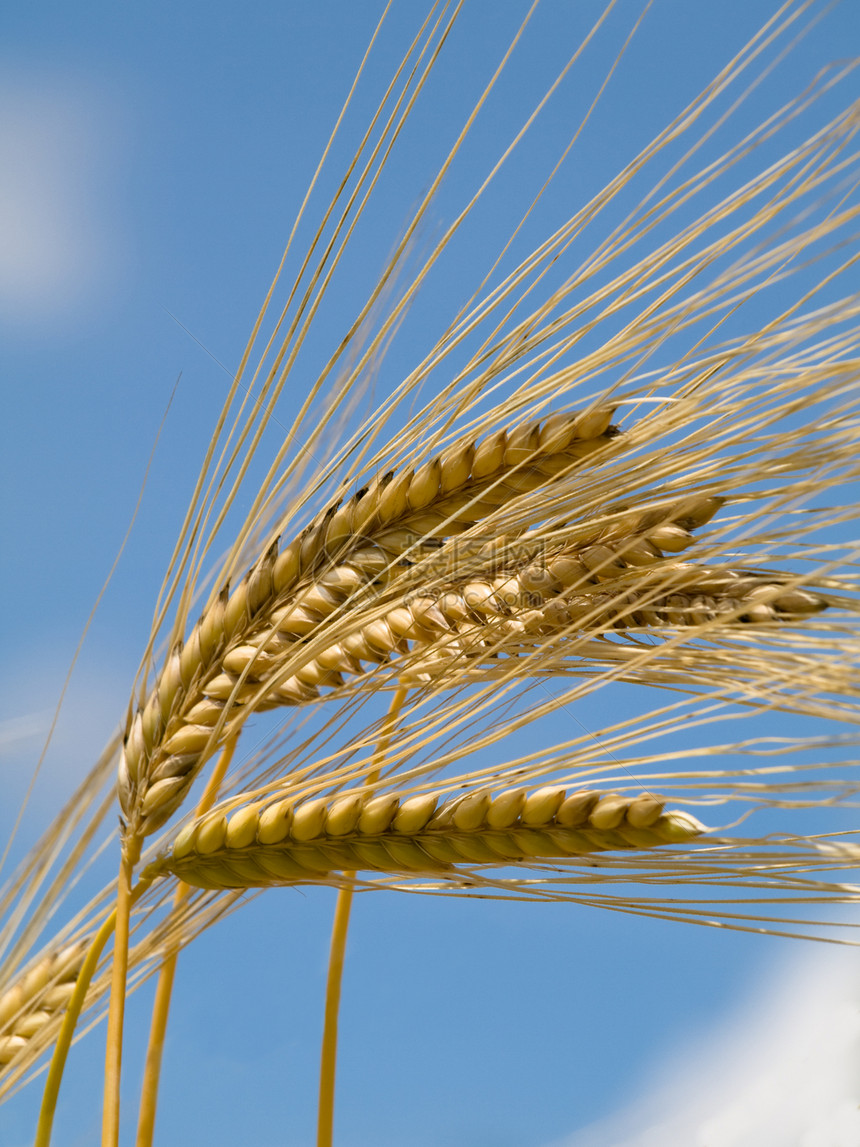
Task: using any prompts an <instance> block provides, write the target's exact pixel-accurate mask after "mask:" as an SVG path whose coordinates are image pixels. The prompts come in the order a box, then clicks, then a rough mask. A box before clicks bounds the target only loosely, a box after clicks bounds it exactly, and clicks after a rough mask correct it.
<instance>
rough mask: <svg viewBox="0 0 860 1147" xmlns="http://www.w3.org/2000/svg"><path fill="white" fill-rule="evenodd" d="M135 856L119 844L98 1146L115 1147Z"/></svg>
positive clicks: (135, 843)
mask: <svg viewBox="0 0 860 1147" xmlns="http://www.w3.org/2000/svg"><path fill="white" fill-rule="evenodd" d="M139 855H140V841H139V840H138V839H137V838H136V837H131V838H129V839H128V840H126V841H125V843H124V845H123V850H122V858H121V860H120V865H119V877H118V878H117V890H116V929H115V932H114V941H113V968H112V974H111V984H110V1008H109V1010H108V1030H107V1045H106V1048H105V1076H104V1104H103V1107H102V1147H119V1082H120V1076H121V1074H122V1026H123V1020H124V1018H125V988H126V977H127V975H128V934H129V921H130V919H131V878H132V873H133V872H134V866H135V864H136V862H137V858H138V856H139Z"/></svg>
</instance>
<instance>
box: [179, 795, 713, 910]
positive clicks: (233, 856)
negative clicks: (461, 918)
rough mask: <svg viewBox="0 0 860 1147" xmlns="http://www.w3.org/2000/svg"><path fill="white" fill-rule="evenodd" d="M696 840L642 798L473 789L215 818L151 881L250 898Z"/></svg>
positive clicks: (674, 813)
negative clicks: (454, 794) (345, 879)
mask: <svg viewBox="0 0 860 1147" xmlns="http://www.w3.org/2000/svg"><path fill="white" fill-rule="evenodd" d="M704 831H705V827H704V825H702V824H700V823H699V821H697V820H696V819H695V817H692V816H690V815H689V814H688V813H685V812H681V811H679V810H670V811H668V812H667V811H665V809H664V801H663V800H662V799H660V798H658V797H655V796H652V795H651V794H642V795H641V796H637V797H627V796H621V795H619V794H616V793H604V792H598V791H593V790H578V791H575V792H570V793H568V791H567V790H566V789H564V788H559V787H555V786H552V787H545V788H541V789H538V790H537V791H536V792H531V793H529V792H528V791H527V790H526V789H524V788H513V789H506V790H504V791H501V792H491V791H490V790H488V789H480V790H476V791H473V792H470V793H468V794H466V795H465V796H462V797H458V798H454V799H450V800H447V801H443V802H442V803H441V804H440V802H439V797H438V795H436V794H432V793H430V794H426V795H421V796H414V797H408V798H407V799H405V800H400V799H399V798H398V797H397V795H395V794H389V793H385V794H382V795H379V796H368V795H365V794H360V793H352V794H350V793H347V794H344V795H342V796H339V797H336V798H334V799H333V800H332V799H331V798H322V797H321V798H317V799H314V800H306V801H303V802H298V803H297V802H296V801H295V800H293V799H290V798H286V799H282V800H278V801H275V802H273V803H271V802H270V803H266V802H261V803H256V804H251V805H247V806H245V807H244V808H241V809H240V810H239V811H237V812H234V813H232V815H230V816H227V815H226V814H225V813H223V812H220V811H219V810H217V809H216V810H214V811H213V812H212V813H210V814H209V815H208V816H206V817H204V818H203V819H201V820H200V821H198V822H195V823H193V824H191V825H189V826H188V827H187V828H185V829H183V830H182V831H181V832H180V833H179V834H178V835H177V838H176V840H175V842H174V844H173V848H172V850H171V852H170V854H169V856H167V857H166V858H165V859H164V860H162V861H160V862H159V863H158V864H157V865H156V870H157V871H161V872H170V873H172V874H173V875H175V876H178V877H180V878H181V879H182V880H184V881H185V882H186V883H188V884H192V885H195V886H197V887H200V888H218V889H221V888H260V887H267V886H270V885H278V884H296V883H308V882H314V881H320V880H325V879H327V878H329V877H330V876H331V874H332V873H333V872H338V871H362V870H371V871H381V872H392V871H393V872H406V873H426V874H428V875H432V874H434V873H436V874H438V873H453V872H455V871H456V866H458V865H466V866H471V865H475V864H479V865H487V864H490V865H503V864H512V863H519V862H522V861H532V860H546V859H550V858H556V859H562V858H567V857H575V856H583V855H587V854H589V853H593V852H601V851H606V850H610V849H637V848H655V847H658V846H660V845H666V844H678V843H683V842H685V841H689V840H692V839H693V838H695V837H696V836H698V835H699V834H700V833H702V832H704Z"/></svg>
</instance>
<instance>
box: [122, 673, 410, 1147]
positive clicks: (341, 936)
mask: <svg viewBox="0 0 860 1147" xmlns="http://www.w3.org/2000/svg"><path fill="white" fill-rule="evenodd" d="M406 693H407V690H406V688H405V686H402V685H401V686H400V687H399V688H398V689H397V692H396V693H395V694H394V697H393V698H392V700H391V706H390V708H389V710H388V714H387V716H386V718H385V724H384V725H383V729H382V734H381V736H380V738H379V742H378V743H377V746H376V752H375V754H374V761H373V769H372V771H371V772H370V773H368V775H367V781H366V783H367V784H371V785H372V784H374V783H375V782H376V781H377V780H379V774H380V772H381V771H382V765H383V762H384V760H385V754H386V752H387V751H388V746H389V744H390V743H391V735H392V732H393V729H394V722H395V721H396V719H397V715H398V714H399V712H400V710H401V709H402V708H403V702H404V701H405V700H406ZM354 875H355V873H353V872H345V873H344V877H345V878H346V879H347V880H351V879H352V877H353V876H354ZM352 897H353V889H352V887H348V888H341V889H340V891H339V892H338V894H337V904H336V905H335V910H334V921H333V923H332V929H331V947H330V949H329V957H328V979H327V980H326V989H325V1017H324V1019H323V1037H322V1051H321V1053H320V1091H319V1110H318V1115H317V1147H332V1142H333V1137H334V1087H335V1075H336V1073H337V1025H338V1017H339V1015H340V989H341V981H342V979H343V961H344V956H345V954H346V938H347V934H348V932H349V915H350V911H351V909H352ZM138 1147H140V1144H138Z"/></svg>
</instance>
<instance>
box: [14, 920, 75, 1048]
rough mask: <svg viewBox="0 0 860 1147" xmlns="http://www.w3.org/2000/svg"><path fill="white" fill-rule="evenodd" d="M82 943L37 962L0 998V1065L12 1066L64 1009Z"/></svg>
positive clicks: (70, 992)
mask: <svg viewBox="0 0 860 1147" xmlns="http://www.w3.org/2000/svg"><path fill="white" fill-rule="evenodd" d="M86 950H87V945H86V943H85V942H81V943H78V944H72V945H70V946H69V947H68V948H64V949H63V950H62V951H60V952H54V953H52V954H50V955H48V956H45V957H44V959H42V960H40V961H39V962H38V963H37V964H35V965H34V966H33V967H31V968H30V969H28V970H27V971H26V972H25V973H24V974H23V975H22V976H20V977H19V979H17V980H16V981H15V982H14V983H13V984H12V986H11V987H10V988H8V989H7V990H6V991H5V992H4V993H3V994H2V995H0V1066H5V1065H6V1064H9V1063H11V1062H12V1061H13V1060H14V1059H16V1058H17V1056H18V1055H19V1054H20V1053H21V1052H22V1051H23V1050H24V1049H25V1048H26V1046H27V1044H28V1043H29V1042H30V1040H31V1039H32V1038H33V1036H35V1035H37V1034H38V1032H40V1031H41V1030H42V1028H44V1026H45V1024H47V1023H48V1022H49V1021H50V1020H51V1019H52V1018H53V1017H54V1016H55V1015H56V1014H57V1013H58V1012H61V1011H63V1010H64V1009H65V1007H66V1005H67V1004H68V1002H69V999H70V998H71V995H72V992H73V991H74V988H75V981H76V980H77V978H78V973H79V972H80V970H81V965H82V964H83V962H84V957H85V955H86Z"/></svg>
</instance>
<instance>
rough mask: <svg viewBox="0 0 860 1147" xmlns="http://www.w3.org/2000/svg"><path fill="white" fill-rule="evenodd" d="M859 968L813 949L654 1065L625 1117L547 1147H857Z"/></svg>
mask: <svg viewBox="0 0 860 1147" xmlns="http://www.w3.org/2000/svg"><path fill="white" fill-rule="evenodd" d="M858 1104H860V963H858V958H857V952H856V949H848V950H833V949H819V950H815V951H813V952H809V953H806V954H804V956H802V957H795V961H794V962H793V963H792V964H790V965H789V966H787V967H786V966H783V967H782V969H781V970H780V971H779V973H776V974H775V975H774V976H773V978H772V979H771V980H769V982H768V983H767V985H766V986H765V987H764V988H763V989H762V990H761V991H760V992H759V993H758V996H757V998H756V999H755V1000H754V1001H751V1002H749V1003H748V1004H747V1006H746V1007H745V1008H744V1009H743V1010H742V1011H740V1012H739V1013H738V1014H736V1015H735V1016H734V1017H732V1018H731V1019H729V1020H728V1021H727V1022H726V1023H725V1024H724V1025H722V1026H720V1027H719V1029H717V1030H708V1031H705V1032H702V1034H701V1037H700V1039H699V1040H698V1041H697V1042H696V1043H695V1044H694V1045H692V1046H689V1047H686V1048H679V1049H678V1053H677V1057H676V1058H674V1059H673V1061H672V1062H671V1063H663V1064H660V1065H656V1066H655V1069H654V1071H653V1073H652V1076H651V1081H650V1085H649V1086H647V1087H644V1088H643V1091H642V1094H641V1095H640V1096H639V1098H638V1099H636V1100H634V1101H633V1102H632V1103H631V1104H630V1105H629V1106H628V1107H627V1108H626V1109H625V1110H624V1111H622V1112H620V1113H619V1114H618V1115H616V1116H614V1117H613V1118H611V1119H609V1120H607V1121H605V1122H602V1123H600V1124H598V1125H595V1126H592V1127H589V1128H587V1129H586V1130H585V1131H582V1132H579V1133H577V1134H575V1135H573V1136H572V1137H571V1138H569V1139H565V1140H564V1141H562V1142H559V1143H557V1144H555V1145H554V1147H857V1144H858V1143H860V1107H858Z"/></svg>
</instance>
